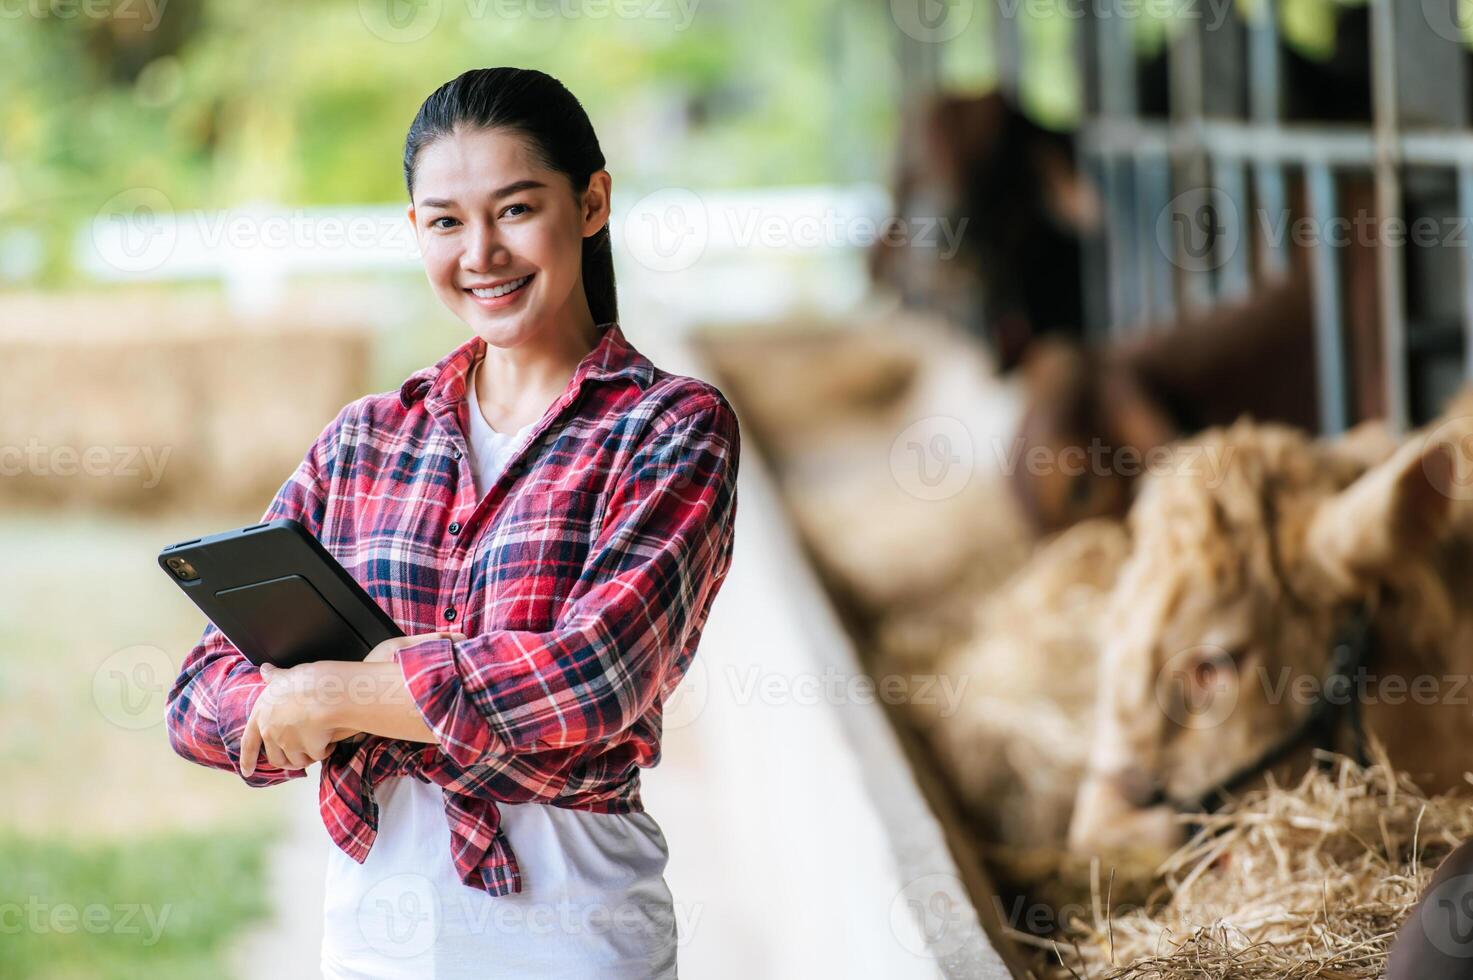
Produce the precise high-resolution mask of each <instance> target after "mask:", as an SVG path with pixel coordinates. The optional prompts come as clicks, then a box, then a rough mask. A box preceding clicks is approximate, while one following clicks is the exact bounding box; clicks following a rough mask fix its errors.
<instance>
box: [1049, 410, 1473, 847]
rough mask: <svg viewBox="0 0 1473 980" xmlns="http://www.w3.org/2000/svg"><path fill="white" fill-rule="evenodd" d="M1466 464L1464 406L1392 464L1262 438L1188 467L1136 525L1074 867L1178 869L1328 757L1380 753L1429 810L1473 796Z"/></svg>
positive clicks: (1117, 593) (1115, 596)
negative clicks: (1201, 816) (1218, 826)
mask: <svg viewBox="0 0 1473 980" xmlns="http://www.w3.org/2000/svg"><path fill="white" fill-rule="evenodd" d="M1470 447H1473V396H1470V395H1466V394H1465V395H1464V396H1462V397H1461V398H1460V399H1459V400H1458V401H1457V402H1455V403H1454V404H1453V405H1452V406H1451V407H1450V408H1449V409H1448V411H1447V414H1446V416H1445V417H1444V418H1443V419H1442V420H1441V421H1440V422H1439V423H1437V424H1436V425H1434V426H1432V427H1430V428H1429V429H1428V430H1425V431H1423V432H1419V433H1416V434H1415V435H1413V436H1412V437H1409V438H1408V439H1406V440H1405V442H1404V443H1402V444H1401V445H1400V446H1399V447H1396V448H1394V449H1393V450H1392V451H1390V452H1389V454H1388V453H1387V452H1386V450H1385V449H1384V448H1383V449H1382V450H1379V451H1377V452H1366V451H1364V450H1362V451H1359V452H1347V451H1344V450H1343V449H1342V448H1340V447H1338V446H1337V445H1336V444H1331V443H1325V442H1323V441H1321V442H1316V441H1314V440H1312V439H1310V438H1309V437H1308V436H1307V435H1305V434H1304V433H1302V432H1299V431H1297V430H1294V429H1291V428H1288V427H1284V426H1276V425H1268V424H1261V423H1255V422H1252V421H1251V420H1242V421H1240V422H1238V423H1236V424H1234V425H1232V426H1230V427H1228V428H1225V429H1224V428H1218V429H1212V430H1209V431H1208V432H1206V433H1204V434H1202V436H1201V437H1200V438H1199V439H1196V440H1192V441H1189V442H1187V443H1184V444H1180V445H1179V446H1178V447H1177V448H1176V451H1175V452H1174V454H1173V458H1172V461H1171V463H1170V465H1166V466H1164V467H1163V468H1162V469H1161V470H1160V471H1158V472H1156V473H1153V474H1152V475H1151V476H1150V477H1149V478H1148V479H1147V480H1146V481H1144V483H1143V485H1142V490H1141V495H1140V497H1139V499H1138V500H1137V501H1136V503H1135V505H1134V506H1133V507H1132V509H1131V511H1130V515H1129V528H1130V532H1131V537H1132V542H1133V550H1132V553H1131V556H1130V558H1129V559H1128V560H1127V561H1126V563H1125V564H1124V566H1123V567H1122V569H1121V573H1120V577H1119V579H1118V581H1117V583H1116V585H1115V588H1114V590H1113V592H1112V593H1111V596H1110V599H1109V601H1108V603H1107V611H1106V614H1105V617H1104V619H1103V622H1102V628H1103V640H1102V646H1101V661H1100V674H1099V677H1100V691H1099V695H1098V700H1097V702H1096V710H1095V719H1094V725H1095V728H1094V732H1093V738H1092V741H1091V745H1090V757H1089V761H1088V764H1087V767H1086V773H1085V776H1084V779H1083V781H1082V783H1081V785H1080V790H1079V793H1078V795H1077V797H1076V800H1075V806H1074V812H1073V814H1072V817H1071V820H1070V826H1069V847H1070V849H1071V850H1073V851H1076V852H1084V853H1099V852H1101V851H1108V850H1113V849H1116V848H1122V847H1130V846H1145V847H1153V848H1170V847H1171V846H1173V845H1175V844H1177V843H1179V842H1180V839H1181V836H1182V834H1183V830H1184V827H1185V826H1187V824H1188V823H1189V822H1190V818H1184V817H1182V816H1181V814H1183V813H1184V812H1191V811H1194V810H1206V809H1211V808H1212V807H1213V806H1215V805H1217V804H1218V803H1220V802H1221V801H1222V800H1223V799H1225V798H1228V797H1229V796H1231V795H1232V794H1234V793H1237V792H1241V791H1243V790H1245V789H1247V788H1249V787H1252V786H1254V785H1258V784H1260V783H1261V782H1262V780H1263V779H1264V778H1265V777H1266V776H1267V775H1268V774H1270V773H1271V774H1273V775H1274V776H1275V777H1276V778H1278V779H1280V780H1281V781H1284V780H1289V779H1292V778H1293V776H1294V774H1295V773H1296V772H1299V771H1302V770H1303V769H1304V767H1306V766H1307V765H1308V764H1309V761H1310V756H1311V754H1312V750H1313V749H1314V748H1321V749H1332V750H1336V751H1339V752H1343V753H1345V754H1354V755H1361V754H1363V753H1364V750H1365V747H1366V745H1368V744H1369V740H1372V739H1374V740H1378V741H1379V742H1380V743H1382V745H1384V747H1385V750H1386V752H1387V755H1388V757H1389V759H1390V761H1391V763H1392V764H1393V765H1394V766H1395V767H1396V768H1398V769H1401V770H1405V771H1407V772H1408V774H1409V775H1410V776H1411V778H1412V779H1413V780H1414V781H1416V782H1417V783H1418V785H1419V786H1420V788H1422V789H1423V790H1424V791H1426V792H1429V793H1434V792H1446V791H1450V790H1453V789H1457V788H1466V786H1467V784H1466V782H1465V781H1464V778H1463V774H1464V772H1465V771H1466V770H1467V769H1469V768H1470V762H1473V757H1470V756H1469V754H1468V752H1467V749H1466V747H1467V746H1468V745H1469V744H1473V711H1470V709H1469V704H1470V703H1473V702H1470V698H1473V691H1470V690H1469V689H1468V685H1467V683H1466V682H1468V681H1469V679H1470V676H1473V606H1470V604H1469V603H1468V602H1467V600H1466V599H1465V597H1466V596H1468V595H1469V594H1473V592H1470V590H1473V521H1470V520H1469V511H1470V508H1469V506H1468V505H1467V503H1466V500H1465V498H1467V497H1469V496H1473V494H1470V492H1469V491H1470V489H1473V486H1470V473H1473V465H1470V459H1469V456H1470V453H1469V450H1470ZM1382 457H1384V458H1382ZM1376 459H1380V461H1379V462H1374V463H1372V462H1371V461H1372V460H1376Z"/></svg>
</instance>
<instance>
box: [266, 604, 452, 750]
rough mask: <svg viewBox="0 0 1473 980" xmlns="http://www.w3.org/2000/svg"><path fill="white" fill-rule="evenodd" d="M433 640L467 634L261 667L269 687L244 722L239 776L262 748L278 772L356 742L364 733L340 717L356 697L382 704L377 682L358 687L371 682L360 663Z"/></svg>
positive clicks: (417, 723)
mask: <svg viewBox="0 0 1473 980" xmlns="http://www.w3.org/2000/svg"><path fill="white" fill-rule="evenodd" d="M433 639H448V640H464V639H466V635H465V634H464V633H451V632H446V631H440V632H435V633H421V634H419V635H418V636H396V637H394V638H392V639H388V640H385V641H384V642H382V643H380V644H378V645H377V646H376V647H374V648H373V649H372V650H371V651H369V654H368V656H367V657H365V658H364V659H363V661H362V662H361V663H354V662H352V661H337V660H317V661H313V662H311V663H305V664H300V665H298V666H296V667H292V668H290V669H287V670H282V669H281V668H279V667H274V666H272V665H271V664H263V665H262V666H261V676H262V677H263V678H265V679H266V680H267V681H269V682H270V683H269V684H268V685H267V687H266V690H264V691H262V692H261V696H260V697H259V698H257V699H256V703H255V705H254V707H252V708H251V716H250V718H249V719H247V720H246V727H245V732H244V733H243V734H242V736H241V740H240V772H241V775H242V776H250V775H251V774H252V773H254V772H255V771H256V759H257V755H258V754H259V753H260V751H261V750H262V749H265V751H266V759H267V761H268V762H270V763H271V765H273V766H275V767H277V768H279V769H306V768H307V767H308V766H310V765H311V764H312V763H314V762H321V761H322V760H323V759H325V758H327V757H328V756H329V755H331V754H332V752H333V747H334V745H336V743H338V742H341V741H344V740H347V741H356V740H357V739H358V738H359V737H361V736H363V735H365V734H367V733H366V732H364V731H362V730H360V729H359V728H356V727H351V726H344V725H342V724H340V719H341V718H342V716H343V715H344V714H345V713H351V709H352V708H353V707H354V706H355V705H354V704H353V700H352V699H353V698H354V697H362V698H364V699H366V700H365V704H364V705H362V706H358V707H367V708H371V707H372V706H373V705H374V703H375V702H376V701H377V700H382V698H380V697H377V696H376V695H378V694H380V693H381V692H378V691H377V690H376V685H375V684H373V683H369V684H366V685H362V684H358V683H357V681H363V680H367V681H370V682H372V680H373V678H372V677H371V676H370V672H366V671H364V670H363V667H362V664H367V663H376V664H381V663H392V662H393V661H394V657H395V654H396V653H398V651H399V650H400V649H402V648H404V647H407V646H411V645H412V644H415V643H419V642H420V641H421V640H433ZM400 683H401V686H402V682H400ZM405 714H406V715H407V714H408V712H405ZM412 721H413V722H414V724H410V725H408V726H407V728H408V730H409V731H411V732H413V733H414V734H419V732H418V730H419V729H422V728H423V727H424V725H423V722H422V721H421V720H420V719H419V718H418V715H417V714H416V715H415V716H414V718H413V719H412ZM397 727H405V726H397Z"/></svg>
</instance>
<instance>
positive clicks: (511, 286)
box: [466, 275, 532, 299]
mask: <svg viewBox="0 0 1473 980" xmlns="http://www.w3.org/2000/svg"><path fill="white" fill-rule="evenodd" d="M531 281H532V276H531V275H525V276H523V277H522V278H520V279H513V280H512V281H511V282H507V283H502V284H501V285H500V286H493V287H491V288H490V289H467V290H466V292H468V293H470V294H471V295H472V296H474V297H476V298H477V299H499V298H500V297H502V296H508V295H510V294H512V293H514V292H516V291H517V290H519V289H521V288H522V287H523V286H525V285H527V283H529V282H531Z"/></svg>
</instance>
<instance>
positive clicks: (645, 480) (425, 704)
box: [352, 392, 739, 766]
mask: <svg viewBox="0 0 1473 980" xmlns="http://www.w3.org/2000/svg"><path fill="white" fill-rule="evenodd" d="M664 420H668V421H667V424H664V425H662V426H660V427H659V428H658V429H657V431H655V433H654V434H653V435H651V436H650V437H649V438H648V439H647V440H646V442H645V444H644V445H643V446H641V447H640V448H639V449H638V450H636V451H635V453H634V454H633V456H632V457H631V459H630V461H629V463H628V465H627V466H626V468H625V470H624V471H623V472H622V473H621V475H620V478H619V483H618V488H617V489H616V490H615V491H614V494H613V496H612V497H611V499H610V501H609V506H608V509H607V512H606V514H605V518H604V523H603V525H602V527H601V529H600V533H599V537H598V539H597V540H596V541H595V542H594V543H593V544H592V546H591V548H590V551H589V557H588V560H587V562H586V564H585V567H584V571H583V575H582V577H581V578H580V580H579V582H578V585H577V586H576V589H575V593H574V595H573V597H572V598H571V599H570V601H569V603H568V605H567V607H566V608H565V610H564V612H563V614H562V616H561V617H560V618H559V622H558V623H557V625H556V627H555V628H554V629H552V630H550V631H547V632H533V631H526V630H495V631H492V632H488V633H484V634H482V635H480V636H475V637H471V638H470V639H467V640H462V641H455V640H452V639H446V638H438V639H430V640H425V641H422V642H418V643H415V644H413V645H410V646H405V647H403V648H401V649H399V650H398V651H397V657H398V665H397V669H399V670H400V671H401V672H402V674H401V677H402V681H403V684H404V687H405V689H406V690H407V693H408V695H409V698H410V702H411V703H412V706H413V708H414V709H415V710H417V711H418V713H419V715H420V716H421V719H422V723H423V724H424V725H425V726H426V727H427V728H428V730H429V731H431V732H432V733H433V735H434V740H435V741H436V742H438V743H439V744H440V746H441V748H442V749H443V750H444V752H445V754H446V755H448V756H449V757H450V758H451V759H452V760H454V761H455V762H456V763H457V764H459V765H462V766H471V765H475V764H477V763H478V762H481V761H482V760H484V759H486V758H488V757H490V756H505V755H508V754H514V753H523V752H539V751H543V750H546V749H557V748H568V747H573V746H578V745H584V744H589V743H594V742H599V741H603V740H605V739H608V738H610V737H612V736H613V735H615V734H616V733H618V732H620V731H623V730H624V729H626V728H628V727H630V726H631V725H633V724H634V722H635V721H636V720H638V719H639V718H640V717H641V716H642V715H643V714H644V713H645V712H646V711H648V710H649V708H650V707H651V705H652V704H653V703H654V702H655V701H656V700H657V699H659V698H660V697H661V696H662V693H663V692H665V691H667V690H669V689H671V688H673V687H674V685H675V684H676V683H677V682H678V681H679V679H680V678H681V676H683V674H684V672H685V669H686V668H687V666H688V658H687V657H686V654H687V652H688V651H689V649H690V648H691V647H692V646H693V642H692V641H693V640H694V639H695V637H696V636H698V635H699V630H700V629H701V628H702V626H703V625H704V621H705V616H706V613H707V610H708V609H709V606H710V602H711V599H712V598H713V597H714V596H715V593H716V590H717V588H718V587H719V585H720V583H721V581H722V579H723V578H724V577H725V574H726V571H727V568H728V566H729V564H730V560H731V543H732V523H733V520H734V517H735V511H736V473H737V458H738V453H739V442H738V432H737V424H736V417H735V415H734V414H733V413H732V411H731V408H730V406H729V405H727V404H726V402H725V400H724V399H721V398H720V397H719V396H715V397H712V396H711V395H708V394H705V393H704V392H703V393H702V395H701V396H700V397H699V398H698V399H697V398H693V399H691V400H689V402H688V403H683V404H681V405H677V406H674V407H672V408H671V409H670V410H669V411H668V412H666V413H665V419H664ZM664 420H662V421H664ZM362 669H364V670H369V669H372V670H373V671H375V673H374V675H373V676H375V677H380V675H379V674H378V673H377V671H379V670H382V668H378V667H372V668H369V667H368V666H363V667H362ZM381 679H383V680H385V682H386V683H389V684H390V686H391V687H392V679H391V678H390V675H389V673H388V672H387V671H386V670H385V671H384V672H383V674H382V675H381ZM393 690H394V691H395V692H396V693H397V691H398V688H397V687H393ZM355 710H358V711H361V712H362V713H361V714H354V715H352V718H353V719H354V720H355V721H357V722H358V723H360V724H362V725H364V726H365V727H366V730H368V731H378V730H379V729H380V728H389V727H394V728H395V729H396V730H404V731H407V730H408V729H409V728H410V727H412V726H410V724H409V718H408V716H407V713H406V705H405V704H404V703H402V702H399V701H397V699H395V698H390V699H389V700H388V702H386V703H384V704H381V705H372V706H370V705H365V704H360V705H357V706H355ZM400 726H402V727H400Z"/></svg>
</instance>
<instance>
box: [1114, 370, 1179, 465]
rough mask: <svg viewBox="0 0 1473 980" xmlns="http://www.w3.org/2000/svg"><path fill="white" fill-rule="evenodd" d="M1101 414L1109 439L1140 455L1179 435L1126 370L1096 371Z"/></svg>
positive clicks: (1161, 409) (1162, 410)
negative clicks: (1098, 382) (1131, 448)
mask: <svg viewBox="0 0 1473 980" xmlns="http://www.w3.org/2000/svg"><path fill="white" fill-rule="evenodd" d="M1100 374H1101V381H1100V392H1101V397H1100V401H1101V405H1100V408H1101V411H1102V413H1103V417H1104V422H1105V425H1106V426H1107V428H1108V431H1109V432H1110V434H1111V436H1113V437H1114V439H1115V440H1116V441H1117V442H1118V443H1119V445H1122V446H1133V447H1135V448H1136V449H1137V450H1139V451H1140V452H1142V453H1145V452H1149V451H1150V450H1152V449H1155V448H1156V447H1157V446H1164V445H1166V444H1167V443H1168V442H1171V441H1173V440H1175V439H1176V438H1177V437H1178V436H1179V435H1180V434H1181V433H1180V432H1179V431H1178V429H1177V427H1176V424H1175V423H1174V422H1172V421H1171V419H1170V418H1169V417H1168V416H1167V414H1166V411H1165V410H1164V409H1163V408H1162V407H1161V406H1160V405H1159V404H1158V403H1157V402H1156V401H1155V400H1154V399H1152V398H1151V397H1150V396H1149V395H1147V394H1146V392H1145V391H1144V390H1142V388H1141V386H1140V384H1138V383H1137V382H1136V380H1135V378H1134V377H1132V376H1131V373H1130V371H1129V370H1128V369H1126V368H1123V367H1120V366H1118V365H1110V364H1105V365H1102V366H1101V367H1100Z"/></svg>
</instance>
